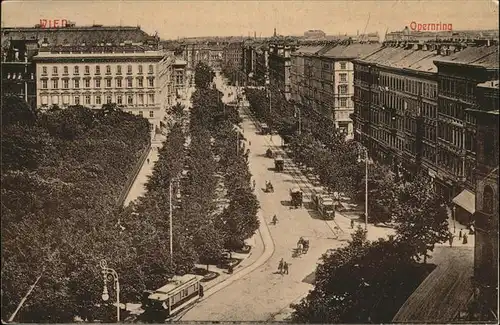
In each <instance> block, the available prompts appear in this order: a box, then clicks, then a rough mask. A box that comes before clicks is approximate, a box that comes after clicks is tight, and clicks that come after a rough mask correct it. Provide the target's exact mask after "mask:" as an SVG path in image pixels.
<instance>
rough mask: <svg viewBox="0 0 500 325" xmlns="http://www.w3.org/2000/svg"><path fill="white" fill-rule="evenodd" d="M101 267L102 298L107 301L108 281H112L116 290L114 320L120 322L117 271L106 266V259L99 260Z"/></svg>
mask: <svg viewBox="0 0 500 325" xmlns="http://www.w3.org/2000/svg"><path fill="white" fill-rule="evenodd" d="M99 264H100V266H101V269H102V271H101V272H102V274H103V275H104V289H103V291H102V300H104V301H108V299H109V293H108V285H107V283H108V281H113V282H114V284H115V286H114V288H115V290H116V322H117V323H119V322H120V282H119V281H118V273H116V271H115V270H113V269H111V268H109V267H108V265H107V263H106V260H101V262H100V263H99Z"/></svg>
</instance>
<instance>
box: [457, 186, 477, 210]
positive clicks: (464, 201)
mask: <svg viewBox="0 0 500 325" xmlns="http://www.w3.org/2000/svg"><path fill="white" fill-rule="evenodd" d="M452 202H453V203H455V204H456V205H458V206H460V207H462V208H464V209H465V210H466V211H467V212H469V213H470V214H474V212H476V196H475V195H474V193H472V192H470V191H469V190H463V191H462V192H460V194H458V195H457V196H455V198H453V201H452Z"/></svg>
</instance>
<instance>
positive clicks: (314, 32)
mask: <svg viewBox="0 0 500 325" xmlns="http://www.w3.org/2000/svg"><path fill="white" fill-rule="evenodd" d="M304 36H305V37H307V38H324V37H325V36H326V34H325V32H323V31H322V30H319V29H310V30H308V31H306V32H305V33H304Z"/></svg>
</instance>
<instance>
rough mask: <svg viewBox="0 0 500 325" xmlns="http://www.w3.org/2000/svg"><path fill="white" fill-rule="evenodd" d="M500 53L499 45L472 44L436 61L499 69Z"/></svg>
mask: <svg viewBox="0 0 500 325" xmlns="http://www.w3.org/2000/svg"><path fill="white" fill-rule="evenodd" d="M498 54H499V53H498V46H471V47H466V48H465V49H463V50H462V51H459V52H456V53H453V54H451V55H450V56H449V57H447V58H439V59H437V60H436V61H437V62H448V63H459V64H467V65H475V66H481V67H485V68H490V69H498Z"/></svg>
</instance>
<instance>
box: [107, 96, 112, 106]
mask: <svg viewBox="0 0 500 325" xmlns="http://www.w3.org/2000/svg"><path fill="white" fill-rule="evenodd" d="M106 104H111V95H108V96H106Z"/></svg>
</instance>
